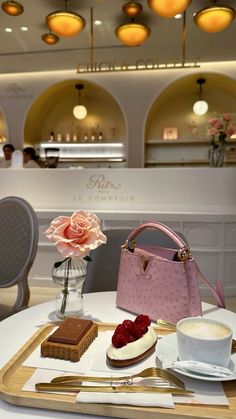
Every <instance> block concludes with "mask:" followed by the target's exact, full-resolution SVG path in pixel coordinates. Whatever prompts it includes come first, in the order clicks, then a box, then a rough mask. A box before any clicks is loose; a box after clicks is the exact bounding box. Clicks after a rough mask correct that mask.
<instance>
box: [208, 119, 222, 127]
mask: <svg viewBox="0 0 236 419" xmlns="http://www.w3.org/2000/svg"><path fill="white" fill-rule="evenodd" d="M218 122H220V120H219V119H218V118H211V119H209V121H208V124H210V125H212V126H215V124H217V123H218Z"/></svg>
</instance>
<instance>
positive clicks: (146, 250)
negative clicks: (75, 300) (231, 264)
mask: <svg viewBox="0 0 236 419" xmlns="http://www.w3.org/2000/svg"><path fill="white" fill-rule="evenodd" d="M147 228H148V229H149V228H152V229H157V230H160V231H162V232H163V233H165V234H166V235H167V236H169V237H170V238H171V239H172V240H173V241H174V243H175V244H176V245H177V246H176V247H177V249H170V248H164V247H158V246H147V245H142V246H141V245H140V246H139V247H138V246H136V244H135V242H134V239H135V238H136V237H137V236H138V234H139V233H141V231H143V230H145V229H147ZM200 281H201V282H203V283H204V284H205V285H206V286H207V287H208V288H209V289H210V290H211V292H212V294H213V295H214V297H215V300H216V302H217V305H218V306H219V307H224V306H225V305H224V292H223V288H222V284H221V282H220V281H217V282H216V286H215V287H213V286H212V285H211V284H210V283H209V282H208V281H207V279H206V278H205V277H204V276H203V275H202V274H201V272H200V270H199V268H198V266H197V263H196V261H195V260H194V258H193V257H192V256H191V255H190V250H189V247H188V245H187V244H186V243H185V242H184V241H183V239H182V238H181V237H179V236H178V234H177V233H175V232H174V231H173V230H171V229H170V228H169V227H167V226H165V225H164V224H161V223H158V222H148V223H145V224H142V225H140V226H139V227H137V228H136V229H134V230H133V231H132V232H131V233H130V234H129V236H128V238H127V240H126V242H125V244H124V245H123V246H122V247H121V259H120V268H119V276H118V286H117V297H116V304H117V306H118V307H120V308H123V309H125V310H128V311H130V312H132V313H136V314H141V313H142V314H147V315H149V317H150V318H151V319H152V320H157V319H158V318H162V319H164V320H167V321H169V322H172V323H176V322H177V321H178V320H180V319H182V318H184V317H189V316H201V315H202V308H201V298H200V291H199V282H200Z"/></svg>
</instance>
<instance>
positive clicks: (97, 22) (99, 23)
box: [94, 20, 102, 26]
mask: <svg viewBox="0 0 236 419" xmlns="http://www.w3.org/2000/svg"><path fill="white" fill-rule="evenodd" d="M101 24H102V21H101V20H95V21H94V25H96V26H100V25H101Z"/></svg>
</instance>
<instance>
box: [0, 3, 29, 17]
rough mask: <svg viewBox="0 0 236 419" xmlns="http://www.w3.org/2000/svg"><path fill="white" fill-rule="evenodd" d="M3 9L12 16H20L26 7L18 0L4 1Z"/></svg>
mask: <svg viewBox="0 0 236 419" xmlns="http://www.w3.org/2000/svg"><path fill="white" fill-rule="evenodd" d="M2 10H4V12H5V13H7V14H8V15H10V16H19V15H21V14H22V13H23V12H24V7H23V6H22V4H20V3H18V2H17V1H4V2H3V3H2Z"/></svg>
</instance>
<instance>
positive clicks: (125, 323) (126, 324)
mask: <svg viewBox="0 0 236 419" xmlns="http://www.w3.org/2000/svg"><path fill="white" fill-rule="evenodd" d="M122 326H124V327H125V328H126V329H127V330H128V331H129V332H130V331H131V330H132V327H133V322H132V320H124V321H123V323H122Z"/></svg>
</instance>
